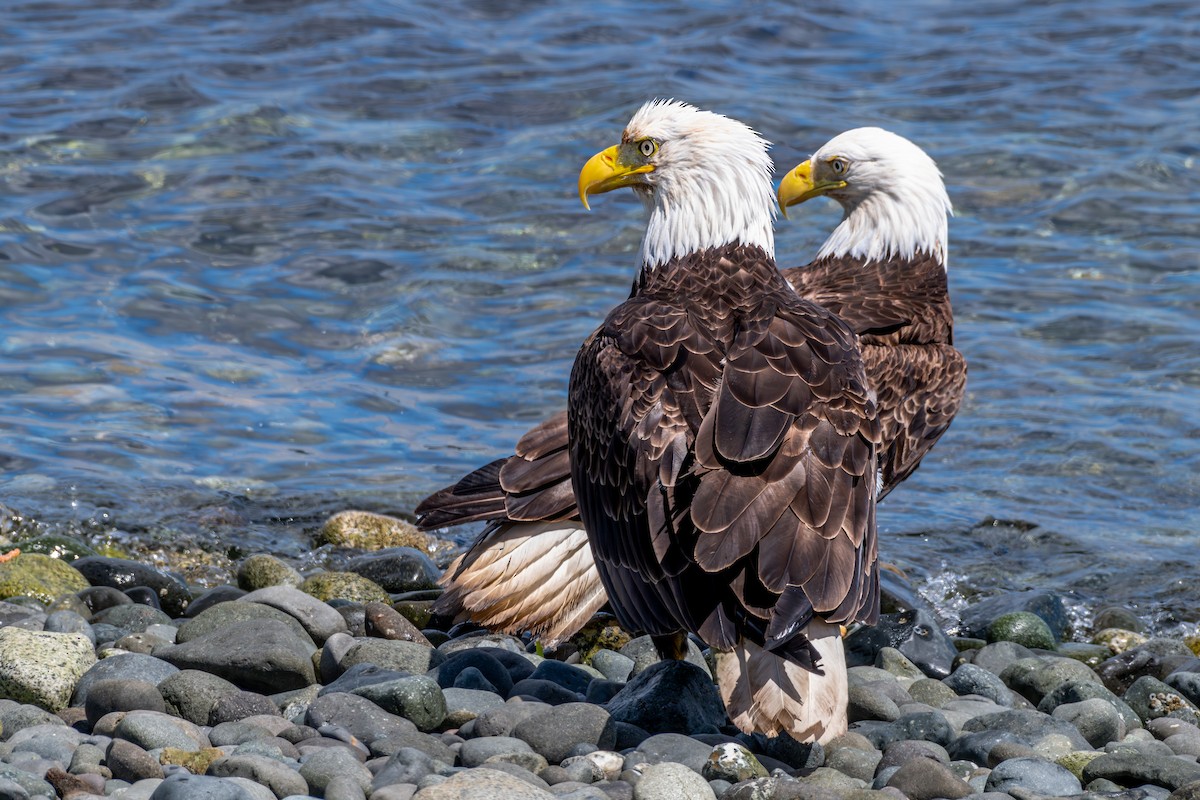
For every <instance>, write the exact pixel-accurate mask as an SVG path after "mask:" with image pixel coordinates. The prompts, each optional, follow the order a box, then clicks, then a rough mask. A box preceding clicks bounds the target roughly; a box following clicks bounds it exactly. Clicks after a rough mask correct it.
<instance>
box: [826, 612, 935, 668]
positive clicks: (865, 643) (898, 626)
mask: <svg viewBox="0 0 1200 800" xmlns="http://www.w3.org/2000/svg"><path fill="white" fill-rule="evenodd" d="M845 644H846V663H847V665H849V666H861V665H866V664H874V663H876V660H877V659H878V657H879V654H880V652H881V651H882V650H883V649H884V648H889V647H890V648H893V649H895V650H898V651H899V652H900V653H901V654H903V655H904V657H905V658H907V659H908V660H909V661H910V662H912V664H914V665H915V666H916V667H917V668H918V669H919V670H920V672H921V673H922V674H923V675H926V676H928V677H931V678H937V679H941V678H944V677H946V676H947V675H949V674H950V670H951V667H952V664H953V661H954V657H955V656H956V655H957V651H956V650H955V648H954V644H953V642H951V641H950V637H948V636H947V635H946V634H945V633H944V632H943V631H942V629H941V627H940V626H939V625H938V623H937V620H936V619H935V618H934V617H933V615H932V614H931V613H930V612H929V611H927V610H924V609H918V610H908V611H901V612H899V613H896V614H883V615H882V616H880V619H879V624H878V625H874V626H869V627H863V628H860V629H859V630H857V631H855V632H854V633H852V634H851V635H850V636H847V637H846V642H845Z"/></svg>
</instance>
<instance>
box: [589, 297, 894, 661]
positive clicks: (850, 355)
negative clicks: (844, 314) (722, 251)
mask: <svg viewBox="0 0 1200 800" xmlns="http://www.w3.org/2000/svg"><path fill="white" fill-rule="evenodd" d="M777 306H782V308H779V310H778V312H777V313H775V312H776V308H777ZM711 310H713V311H720V312H722V313H724V314H725V315H728V314H729V311H730V310H729V309H728V308H718V309H711ZM704 312H705V309H696V308H689V309H688V310H687V311H684V310H682V309H680V308H673V307H671V306H670V305H669V304H667V303H662V302H657V301H649V300H642V299H634V300H631V301H629V302H627V303H626V304H624V305H623V306H621V307H618V309H617V310H616V311H615V312H614V314H613V315H611V316H610V318H609V320H608V322H607V323H606V325H605V327H604V328H602V329H601V330H600V331H599V332H597V334H596V335H594V336H593V337H592V338H591V339H589V340H588V342H586V343H585V345H584V347H583V349H582V350H581V352H580V355H579V357H578V358H577V360H576V363H575V369H574V371H573V372H572V379H571V395H570V405H569V430H570V434H571V465H572V478H573V482H574V486H575V490H576V496H577V499H578V500H579V501H580V503H579V505H580V511H581V512H582V516H583V521H584V524H585V526H586V528H587V530H588V533H589V536H590V537H591V541H592V545H593V552H594V555H595V557H596V560H597V566H598V567H599V569H600V572H601V576H602V578H603V579H604V582H605V586H606V588H607V589H608V592H609V599H610V601H611V603H612V604H613V606H614V610H615V611H616V612H617V614H618V616H619V617H620V618H622V622H623V623H624V624H626V625H628V626H630V627H635V628H640V629H642V630H646V631H647V632H650V633H667V632H671V631H673V630H678V629H680V628H683V629H686V630H689V631H692V632H695V633H698V634H700V635H701V637H702V638H704V639H705V641H707V642H708V643H709V644H711V645H713V646H714V647H718V648H725V649H728V648H729V647H731V646H732V645H733V644H734V643H735V642H736V641H737V640H738V638H739V637H740V636H741V635H749V636H750V637H751V638H754V639H758V640H759V641H762V642H765V643H766V645H767V646H768V647H770V648H775V647H781V648H782V647H795V652H794V655H795V656H796V658H797V660H799V661H803V660H804V659H805V657H806V656H805V653H804V650H805V648H804V647H802V645H805V644H806V642H804V639H803V636H802V634H800V627H801V626H802V625H803V624H804V623H805V622H807V621H808V620H809V619H810V618H811V616H812V614H813V612H814V609H815V610H817V611H818V612H819V613H820V614H821V616H823V617H826V618H828V619H829V620H830V621H834V622H838V621H849V620H852V619H856V618H866V619H873V618H874V616H875V614H876V613H877V610H876V608H875V607H874V600H875V598H876V597H877V590H876V588H875V587H876V585H877V581H878V576H877V573H876V572H875V551H876V543H875V528H874V499H875V480H874V471H875V470H874V459H875V446H876V444H877V442H878V436H879V428H878V423H877V420H876V418H875V409H874V404H873V401H872V399H871V396H870V391H869V389H868V388H867V385H866V378H865V374H864V371H863V366H862V361H861V357H860V355H859V352H858V347H857V342H856V340H855V337H854V335H853V333H852V332H851V331H849V330H848V329H847V328H846V327H845V326H844V325H843V324H842V323H841V322H840V321H838V320H837V319H836V318H834V317H832V316H831V315H829V314H827V313H825V312H823V311H822V310H821V309H818V308H816V307H814V306H812V305H810V304H806V303H803V302H802V301H799V300H797V299H796V298H795V296H794V295H792V294H791V293H790V292H786V293H778V294H777V296H774V297H768V298H767V300H766V301H764V302H762V303H761V304H759V305H757V306H756V307H755V306H752V307H751V308H750V310H749V311H748V312H745V313H747V316H742V317H739V319H738V320H737V323H738V324H737V326H736V329H737V330H738V332H737V333H736V335H735V336H734V338H733V340H732V341H731V342H729V343H727V345H726V346H720V345H719V344H718V343H717V342H714V341H713V340H712V339H710V338H709V337H708V336H707V335H706V334H705V333H704V332H705V331H708V330H713V329H716V328H719V327H720V326H721V325H722V324H727V323H725V322H724V320H708V319H706V318H705V316H704ZM739 313H740V312H739ZM749 314H756V315H757V318H750V317H749ZM689 412H696V413H698V414H699V415H700V418H699V419H697V418H696V413H689ZM808 659H809V661H808V665H809V666H811V665H812V661H813V660H812V658H811V656H808Z"/></svg>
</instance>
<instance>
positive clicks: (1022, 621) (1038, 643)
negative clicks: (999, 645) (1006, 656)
mask: <svg viewBox="0 0 1200 800" xmlns="http://www.w3.org/2000/svg"><path fill="white" fill-rule="evenodd" d="M987 634H988V641H989V642H1016V643H1017V644H1019V645H1022V646H1024V647H1028V648H1030V649H1033V648H1038V649H1041V650H1053V649H1054V648H1055V647H1057V646H1058V643H1057V642H1056V641H1055V639H1054V634H1053V633H1052V632H1051V631H1050V626H1049V625H1047V624H1046V621H1045V620H1044V619H1042V618H1041V617H1039V616H1038V615H1037V614H1032V613H1030V612H1028V611H1013V612H1010V613H1008V614H1003V615H1001V616H999V617H997V618H996V619H995V620H994V621H993V622H992V624H991V625H989V626H988V631H987Z"/></svg>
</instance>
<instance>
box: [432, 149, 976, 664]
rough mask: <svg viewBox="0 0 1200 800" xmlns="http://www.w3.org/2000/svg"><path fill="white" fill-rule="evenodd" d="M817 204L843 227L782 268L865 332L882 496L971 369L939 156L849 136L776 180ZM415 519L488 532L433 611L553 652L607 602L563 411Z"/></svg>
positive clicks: (787, 193) (920, 451)
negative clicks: (535, 640) (582, 513)
mask: <svg viewBox="0 0 1200 800" xmlns="http://www.w3.org/2000/svg"><path fill="white" fill-rule="evenodd" d="M819 196H828V197H830V198H832V199H834V200H836V201H837V202H838V203H840V204H841V206H842V209H843V212H844V217H843V219H842V222H841V224H840V225H839V226H838V227H837V229H836V230H835V231H834V232H833V234H832V235H831V236H830V237H829V238H828V239H827V240H826V242H825V244H824V245H823V246H822V247H821V249H820V251H819V254H818V256H817V258H816V259H815V260H814V261H813V262H812V263H810V264H809V265H807V266H804V267H796V268H792V269H788V270H785V271H784V273H783V274H784V277H785V278H787V280H788V282H789V283H790V284H791V285H792V287H793V288H794V289H795V290H796V292H797V293H798V294H800V296H801V297H805V298H807V299H809V300H812V301H814V302H816V303H818V304H820V305H823V306H825V307H826V308H827V309H829V310H831V311H833V312H834V313H836V314H837V315H838V316H839V317H841V318H842V319H843V320H844V321H845V322H847V323H848V324H849V325H850V326H851V327H852V328H853V329H854V330H855V332H856V333H858V335H859V342H860V345H861V348H862V354H863V361H864V364H865V366H866V370H867V381H868V383H869V384H870V385H871V387H872V388H873V389H874V390H875V393H876V403H877V406H878V411H879V421H880V424H881V427H882V436H883V444H882V446H881V447H880V448H879V475H880V477H881V482H882V486H881V488H880V493H879V498H880V499H882V498H883V497H884V496H886V495H887V494H888V493H889V492H891V490H892V489H893V488H895V486H896V485H897V484H898V483H899V482H900V481H902V480H904V479H905V478H906V477H908V475H910V474H911V473H912V471H913V470H915V469H916V468H917V466H918V465H919V464H920V462H921V459H922V457H923V456H924V455H925V453H926V452H928V450H929V449H930V448H931V447H932V446H933V445H934V443H935V442H936V441H937V440H938V439H939V438H940V437H941V435H942V434H943V433H945V431H946V429H947V428H948V427H949V425H950V422H951V421H952V420H953V418H954V416H955V414H956V412H957V411H958V408H959V405H960V403H961V402H962V397H963V392H964V388H965V382H966V363H965V361H964V359H963V357H962V355H961V353H959V351H958V350H957V349H955V347H954V345H953V315H952V313H951V307H950V299H949V294H948V290H947V281H946V267H947V219H946V218H947V215H948V214H949V213H951V211H952V210H951V205H950V200H949V198H948V196H947V194H946V190H945V187H944V185H943V182H942V177H941V173H940V172H939V171H938V168H937V165H936V164H935V163H934V162H933V160H932V159H931V158H930V157H929V156H928V155H926V154H925V152H924V151H922V150H921V149H920V148H919V147H917V146H916V145H915V144H913V143H912V142H910V141H908V140H907V139H905V138H903V137H901V136H898V135H896V134H894V133H890V132H888V131H884V130H881V129H879V128H859V129H855V130H852V131H847V132H845V133H843V134H840V135H839V136H837V137H835V138H834V139H832V140H830V141H829V142H828V143H827V144H825V145H824V146H822V147H821V148H820V149H819V150H817V151H816V152H815V153H814V154H813V156H812V157H811V158H810V159H809V160H807V161H805V162H804V163H803V164H800V165H799V166H798V167H796V168H795V169H792V170H789V172H788V173H787V175H786V176H785V177H784V179H783V181H782V182H781V183H780V186H779V192H778V199H779V202H780V205H781V206H782V207H783V208H785V209H786V208H788V207H790V206H792V205H794V204H797V203H803V202H805V201H807V200H809V199H812V198H814V197H819ZM417 512H418V514H419V515H420V520H421V525H422V527H424V528H427V529H432V528H438V527H442V526H445V525H452V524H459V523H464V522H470V521H476V520H488V521H489V523H490V524H489V525H488V527H487V528H486V529H485V530H484V531H483V533H482V534H481V535H480V536H479V538H478V539H477V540H476V542H475V543H474V544H473V545H472V547H471V548H470V549H469V550H468V551H467V552H466V553H465V554H464V555H463V556H461V557H460V558H459V559H458V560H457V561H456V562H455V563H454V564H452V565H451V567H450V569H448V570H447V571H446V574H445V576H444V577H443V583H444V584H445V585H446V592H445V594H443V595H442V597H441V598H440V599H439V601H438V603H437V606H436V607H437V609H438V610H439V611H441V612H442V613H447V614H450V615H452V616H455V617H457V618H460V619H473V620H475V621H476V622H478V623H480V624H483V625H486V626H488V627H490V628H495V629H501V630H506V631H509V632H512V633H518V632H521V631H532V632H533V633H535V634H536V635H538V636H540V637H541V639H542V641H543V642H545V643H547V644H548V645H550V646H552V645H554V644H556V643H557V642H558V641H560V640H562V639H564V638H566V637H568V636H570V635H571V634H573V633H574V632H575V631H576V630H578V629H579V628H580V627H581V626H582V625H583V624H584V623H585V622H586V621H587V620H588V619H589V618H591V616H592V615H593V614H594V613H595V612H596V611H598V610H599V609H600V608H601V607H602V606H603V605H604V603H605V602H607V599H608V598H607V595H606V594H605V592H604V588H603V586H602V584H601V583H600V576H599V574H598V573H597V572H596V570H595V566H594V562H593V559H592V554H591V549H590V547H589V546H588V543H587V536H586V533H585V532H584V530H583V528H582V525H581V524H580V523H579V516H578V511H577V509H576V505H575V498H574V494H573V493H572V491H571V484H570V474H569V466H568V456H567V429H566V412H562V413H559V414H557V415H555V416H554V417H552V418H550V419H549V420H547V421H546V422H544V423H542V424H541V425H539V426H537V427H535V428H534V429H533V430H531V431H530V432H529V433H527V434H526V435H525V436H524V437H523V438H522V439H521V441H520V442H519V443H518V445H517V448H516V454H515V455H513V456H510V457H508V458H505V459H499V460H497V461H495V462H493V463H491V464H489V465H487V466H485V467H482V468H480V469H479V470H476V471H475V472H472V473H471V474H470V475H467V476H466V477H464V478H463V479H462V480H461V481H459V482H458V483H456V484H454V485H452V486H449V487H446V488H445V489H442V490H441V491H439V492H437V493H435V494H433V495H431V496H430V497H429V498H427V499H426V500H425V501H424V502H423V503H422V504H421V505H419V506H418V508H417Z"/></svg>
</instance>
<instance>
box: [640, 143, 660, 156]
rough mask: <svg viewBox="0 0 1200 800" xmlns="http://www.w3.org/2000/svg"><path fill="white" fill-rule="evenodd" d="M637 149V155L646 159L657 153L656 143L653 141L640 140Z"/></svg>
mask: <svg viewBox="0 0 1200 800" xmlns="http://www.w3.org/2000/svg"><path fill="white" fill-rule="evenodd" d="M637 148H638V152H639V153H641V154H642V155H643V156H645V157H646V158H649V157H650V156H652V155H654V154H655V153H656V152H658V142H656V141H654V140H653V139H642V140H641V141H640V142H638V143H637Z"/></svg>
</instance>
